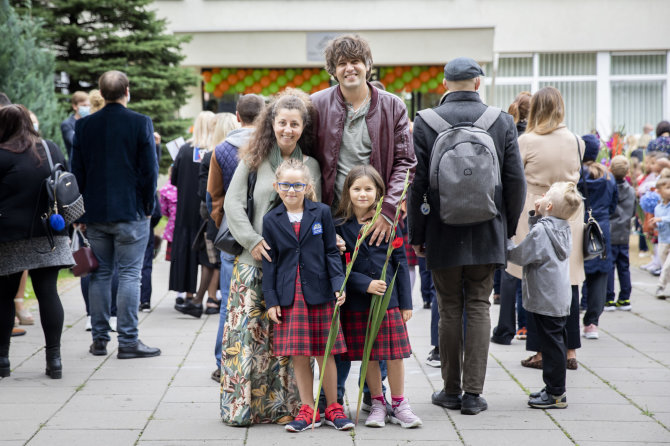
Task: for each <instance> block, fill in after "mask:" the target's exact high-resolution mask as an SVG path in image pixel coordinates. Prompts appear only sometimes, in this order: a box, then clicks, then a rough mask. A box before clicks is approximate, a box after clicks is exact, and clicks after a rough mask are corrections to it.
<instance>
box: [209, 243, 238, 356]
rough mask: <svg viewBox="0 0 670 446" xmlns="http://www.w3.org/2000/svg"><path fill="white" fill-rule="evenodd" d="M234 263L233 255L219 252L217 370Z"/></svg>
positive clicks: (215, 353) (215, 352) (215, 350)
mask: <svg viewBox="0 0 670 446" xmlns="http://www.w3.org/2000/svg"><path fill="white" fill-rule="evenodd" d="M234 263H235V256H234V255H232V254H228V253H227V252H223V251H221V271H220V276H219V287H220V288H221V310H220V311H219V331H217V332H216V345H215V346H214V357H215V358H216V367H217V368H221V349H222V347H221V342H223V327H224V325H225V324H226V318H227V317H228V294H229V293H230V281H231V279H232V278H233V264H234Z"/></svg>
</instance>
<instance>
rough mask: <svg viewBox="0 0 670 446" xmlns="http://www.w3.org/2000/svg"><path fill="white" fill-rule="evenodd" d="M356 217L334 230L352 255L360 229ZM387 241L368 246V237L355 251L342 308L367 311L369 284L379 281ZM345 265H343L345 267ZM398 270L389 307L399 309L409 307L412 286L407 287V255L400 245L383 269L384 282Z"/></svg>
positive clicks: (388, 281) (343, 260)
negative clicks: (384, 269) (384, 270)
mask: <svg viewBox="0 0 670 446" xmlns="http://www.w3.org/2000/svg"><path fill="white" fill-rule="evenodd" d="M361 226H362V225H361V224H360V223H358V221H357V220H356V217H354V218H352V219H350V220H347V221H346V222H345V223H344V224H342V225H338V226H336V228H335V229H336V231H337V233H338V234H340V236H341V237H342V238H343V239H344V241H345V243H346V244H347V251H346V252H347V253H350V254H352V255H353V252H354V247H355V246H356V239H357V238H358V233H359V231H360V229H361ZM396 237H400V238H402V233H401V232H400V228H398V230H397V232H396ZM387 248H388V243H382V244H380V245H379V246H377V245H376V244H375V245H372V246H370V244H369V240H367V241H365V242H364V243H362V244H361V247H360V248H359V250H358V256H357V257H356V261H355V262H354V266H353V267H352V269H351V274H349V280H348V281H347V300H346V301H345V303H344V305H343V306H342V308H343V309H347V310H351V311H366V310H367V309H368V308H370V295H369V294H368V287H369V286H370V282H372V281H373V280H379V277H380V276H381V274H382V268H383V267H384V261H385V260H386V250H387ZM342 262H343V264H345V262H346V255H345V256H343V258H342ZM345 268H346V266H345ZM396 271H398V275H397V276H396V279H395V285H394V286H393V293H392V294H391V300H390V301H389V306H388V308H397V307H400V309H401V310H411V309H412V289H411V287H410V280H409V269H408V267H407V257H406V256H405V248H403V247H400V248H396V249H394V250H393V252H392V254H391V259H390V260H389V266H388V267H387V269H386V283H387V284H390V283H391V279H393V274H395V272H396Z"/></svg>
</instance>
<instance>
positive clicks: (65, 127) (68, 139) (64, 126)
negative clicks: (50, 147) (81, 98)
mask: <svg viewBox="0 0 670 446" xmlns="http://www.w3.org/2000/svg"><path fill="white" fill-rule="evenodd" d="M76 123H77V120H76V119H75V118H74V113H72V114H71V115H70V116H68V117H67V119H66V120H65V121H63V122H61V123H60V132H61V134H62V135H63V142H64V143H65V149H66V151H67V156H68V162H69V163H72V140H73V139H74V125H75V124H76Z"/></svg>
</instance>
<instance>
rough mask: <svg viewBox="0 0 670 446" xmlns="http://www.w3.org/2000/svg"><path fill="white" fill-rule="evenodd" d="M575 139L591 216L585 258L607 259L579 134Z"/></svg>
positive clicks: (586, 232)
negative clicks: (586, 176) (593, 206)
mask: <svg viewBox="0 0 670 446" xmlns="http://www.w3.org/2000/svg"><path fill="white" fill-rule="evenodd" d="M575 140H576V141H577V153H578V154H579V181H580V182H582V183H583V185H584V199H585V202H586V212H587V214H588V215H589V218H588V219H587V220H586V225H585V226H584V240H583V251H584V260H585V261H586V260H591V259H595V258H597V257H600V258H601V259H603V260H605V259H606V258H607V247H606V243H605V236H604V235H603V230H602V229H600V225H599V224H598V222H597V221H596V219H595V218H593V215H592V210H591V205H590V203H589V188H588V185H587V184H586V180H585V179H584V175H583V170H584V169H583V168H582V152H581V150H580V149H579V139H577V135H575Z"/></svg>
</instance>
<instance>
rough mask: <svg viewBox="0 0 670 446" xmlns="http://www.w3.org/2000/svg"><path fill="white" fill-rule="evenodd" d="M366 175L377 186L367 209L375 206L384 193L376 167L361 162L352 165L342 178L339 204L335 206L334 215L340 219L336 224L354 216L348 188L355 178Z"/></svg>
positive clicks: (384, 189)
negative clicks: (373, 198) (373, 197)
mask: <svg viewBox="0 0 670 446" xmlns="http://www.w3.org/2000/svg"><path fill="white" fill-rule="evenodd" d="M363 177H368V178H370V179H371V180H372V182H373V183H374V185H375V187H376V188H377V195H376V196H375V201H374V203H372V204H371V205H370V209H368V210H369V211H371V210H373V209H374V208H375V207H377V201H379V199H380V198H381V197H382V195H384V194H385V193H386V187H385V186H384V180H382V177H381V175H379V172H377V169H375V168H374V167H372V166H371V165H369V164H362V165H359V166H356V167H354V168H353V169H351V170H350V171H349V174H348V175H347V177H346V178H345V179H344V187H342V196H341V197H340V204H339V205H338V206H337V212H335V216H336V217H337V218H338V219H341V221H340V222H339V223H338V224H344V223H345V222H347V221H348V220H349V219H350V218H351V217H353V216H354V204H353V203H352V202H351V196H350V195H349V189H351V186H352V185H353V184H354V182H356V180H357V179H359V178H363Z"/></svg>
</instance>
